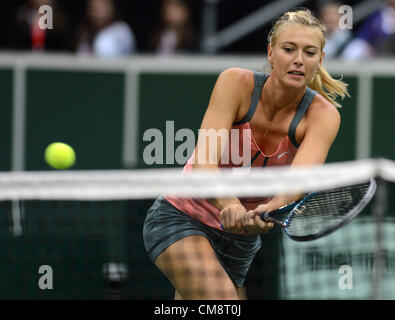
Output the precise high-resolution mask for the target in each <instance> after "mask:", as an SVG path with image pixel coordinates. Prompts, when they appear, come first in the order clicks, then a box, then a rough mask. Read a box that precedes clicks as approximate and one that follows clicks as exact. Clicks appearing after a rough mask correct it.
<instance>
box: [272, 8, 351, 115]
mask: <svg viewBox="0 0 395 320" xmlns="http://www.w3.org/2000/svg"><path fill="white" fill-rule="evenodd" d="M286 24H287V25H289V24H297V25H302V26H308V27H314V28H318V29H319V30H320V31H321V32H320V34H321V35H322V37H321V52H322V51H323V49H324V47H325V31H326V27H325V25H324V24H323V23H322V22H321V21H320V19H319V18H317V17H315V16H314V15H313V14H312V13H311V11H310V10H309V9H306V8H302V9H295V10H294V11H287V12H285V13H284V14H283V15H282V16H281V17H280V18H279V19H278V20H277V21H276V22H275V24H274V26H273V27H272V29H271V30H270V33H269V36H268V43H269V44H270V45H271V46H272V47H273V46H274V45H275V44H276V43H277V40H278V38H279V33H280V28H281V26H283V25H286ZM308 86H309V87H310V88H311V89H313V90H315V91H317V92H318V93H319V94H321V95H322V96H323V97H324V98H325V99H326V100H328V101H329V102H330V103H332V104H333V105H335V106H336V107H338V108H340V107H341V105H340V104H339V103H338V102H336V99H337V97H341V98H342V99H343V98H344V97H345V96H348V97H349V96H350V95H349V93H348V91H347V86H348V84H347V83H345V82H343V81H342V80H336V79H333V78H332V77H331V75H330V74H329V73H328V71H326V69H325V67H324V66H323V65H322V64H321V67H320V68H318V69H317V71H316V73H315V74H314V77H313V79H312V81H311V82H310V84H308Z"/></svg>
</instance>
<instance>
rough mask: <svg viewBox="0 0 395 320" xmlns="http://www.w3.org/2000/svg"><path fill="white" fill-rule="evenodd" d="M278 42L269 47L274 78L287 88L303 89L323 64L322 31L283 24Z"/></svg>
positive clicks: (269, 57)
mask: <svg viewBox="0 0 395 320" xmlns="http://www.w3.org/2000/svg"><path fill="white" fill-rule="evenodd" d="M280 28H281V29H279V34H278V39H277V42H276V43H275V44H274V45H273V47H271V46H270V45H269V46H268V59H269V62H270V64H271V65H272V66H273V69H272V75H273V76H275V77H276V78H277V79H279V81H280V82H281V83H282V84H283V85H285V86H286V87H293V88H302V87H305V86H307V85H308V84H309V83H310V82H311V80H312V79H313V76H314V73H315V71H316V69H317V68H318V67H320V64H321V62H322V58H323V57H324V54H323V52H322V48H321V39H322V35H320V32H321V31H320V30H318V29H317V28H312V27H307V26H296V25H283V26H281V27H280Z"/></svg>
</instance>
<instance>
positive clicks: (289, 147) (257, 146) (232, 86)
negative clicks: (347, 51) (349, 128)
mask: <svg viewBox="0 0 395 320" xmlns="http://www.w3.org/2000/svg"><path fill="white" fill-rule="evenodd" d="M324 32H325V27H324V26H323V25H322V24H321V22H320V21H319V19H317V18H316V17H315V16H314V15H313V14H312V13H311V12H310V11H309V10H307V9H298V10H295V11H290V12H286V13H284V14H283V15H282V16H281V17H280V18H279V19H278V20H277V21H276V23H275V24H274V26H273V28H272V30H271V32H270V34H269V38H268V61H269V63H270V66H271V71H270V73H269V74H264V73H260V72H253V71H250V70H245V69H240V68H231V69H228V70H225V71H224V72H222V73H221V74H220V76H219V77H218V80H217V82H216V84H215V87H214V89H213V92H212V96H211V99H210V103H209V106H208V108H207V111H206V113H205V115H204V118H203V121H202V124H201V129H214V130H213V131H214V132H218V131H220V130H224V129H225V130H226V132H230V130H231V129H238V130H239V132H240V134H239V137H244V138H245V137H246V135H243V134H242V132H247V133H248V134H249V136H248V135H247V137H248V139H239V144H240V145H239V146H240V147H241V148H242V146H243V144H248V146H249V147H250V154H249V156H250V165H251V166H259V167H265V166H279V165H292V166H303V165H313V164H321V163H323V162H325V160H326V157H327V154H328V152H329V149H330V147H331V145H332V143H333V141H334V139H335V137H336V135H337V132H338V129H339V125H340V115H339V112H338V110H337V107H339V105H338V103H337V102H336V101H335V99H336V97H337V96H340V97H342V98H343V97H344V96H346V95H348V93H347V90H346V87H347V85H346V84H345V83H343V82H341V81H339V80H334V79H332V78H331V76H330V75H329V74H328V73H327V72H326V70H325V68H324V67H323V65H322V61H323V58H324V52H323V48H324V45H325V37H324ZM230 139H231V135H230V134H229V140H230ZM203 140H205V139H201V138H199V139H198V142H197V146H196V149H195V152H194V154H193V155H192V157H191V158H190V159H189V161H188V162H187V164H186V165H185V167H184V171H189V170H194V169H196V168H199V169H210V170H219V169H220V168H221V167H229V166H231V167H232V166H236V165H234V164H232V163H230V164H224V163H222V162H221V155H223V151H224V149H223V148H222V147H221V146H218V145H216V144H215V145H208V146H207V145H206V144H205V142H206V141H203ZM238 150H244V149H240V148H239V149H238ZM238 150H237V152H238ZM202 151H204V152H203V154H205V155H206V158H205V161H203V162H202V161H199V159H198V157H199V154H201V152H202ZM206 151H208V152H206ZM210 151H214V152H210ZM230 152H232V151H230ZM215 159H219V160H217V161H213V160H215ZM293 200H296V198H295V197H291V196H280V195H277V196H275V197H273V198H270V199H238V198H236V197H234V198H227V199H181V198H175V197H170V196H167V197H160V198H158V199H157V200H156V202H155V203H154V205H153V206H152V207H151V208H150V210H149V211H148V214H147V218H146V221H145V225H144V241H145V246H146V249H147V252H148V255H149V257H150V258H151V259H152V261H153V262H154V263H155V264H156V266H157V267H158V268H159V269H160V270H162V271H163V273H164V274H165V275H166V276H167V277H168V279H169V280H170V282H171V283H172V284H173V286H174V287H175V289H176V293H175V298H176V299H182V298H183V299H239V298H240V297H241V292H242V287H243V283H244V279H245V277H246V274H247V271H248V269H249V267H250V264H251V262H252V260H253V259H254V257H255V255H256V253H257V251H258V250H259V249H260V247H261V239H260V237H259V236H258V235H259V234H260V233H265V232H267V231H268V230H269V229H270V228H272V226H273V225H272V224H270V223H265V222H263V221H262V220H261V219H260V218H259V217H258V214H260V213H261V212H263V211H269V210H273V209H276V208H278V207H280V206H282V205H284V204H286V203H289V202H291V201H293ZM221 224H222V226H223V229H222V228H221Z"/></svg>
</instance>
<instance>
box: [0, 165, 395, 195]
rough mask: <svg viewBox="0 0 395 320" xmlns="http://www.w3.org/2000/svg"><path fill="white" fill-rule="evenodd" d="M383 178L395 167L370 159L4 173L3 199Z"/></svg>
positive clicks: (318, 186)
mask: <svg viewBox="0 0 395 320" xmlns="http://www.w3.org/2000/svg"><path fill="white" fill-rule="evenodd" d="M370 177H379V178H382V179H384V180H387V181H392V182H394V181H395V162H393V161H390V160H384V159H377V160H373V159H368V160H359V161H351V162H342V163H331V164H324V165H322V166H314V167H298V168H291V167H271V168H259V169H255V168H254V169H248V168H240V169H229V170H221V171H220V172H213V171H206V170H194V171H192V172H190V173H188V174H182V170H181V169H147V170H102V171H41V172H38V171H33V172H4V173H1V174H0V200H17V199H48V200H51V199H53V200H55V199H56V200H122V199H154V198H156V197H157V196H160V195H162V194H172V195H177V196H193V197H226V196H231V195H234V196H239V197H245V196H251V197H253V196H269V195H272V194H277V193H283V194H286V193H299V192H302V193H306V192H312V191H320V190H325V189H331V188H335V187H340V186H345V185H352V184H356V183H361V182H363V181H366V180H367V179H369V178H370Z"/></svg>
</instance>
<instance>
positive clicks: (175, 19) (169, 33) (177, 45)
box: [151, 0, 197, 54]
mask: <svg viewBox="0 0 395 320" xmlns="http://www.w3.org/2000/svg"><path fill="white" fill-rule="evenodd" d="M196 48H197V44H196V33H195V27H194V26H193V24H192V23H191V9H190V7H189V6H188V4H187V3H186V2H185V0H163V2H162V6H161V11H160V23H159V25H158V26H157V27H156V28H155V30H154V32H153V34H152V37H151V49H152V50H154V51H155V52H156V53H158V54H174V53H182V52H192V51H195V50H196Z"/></svg>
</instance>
